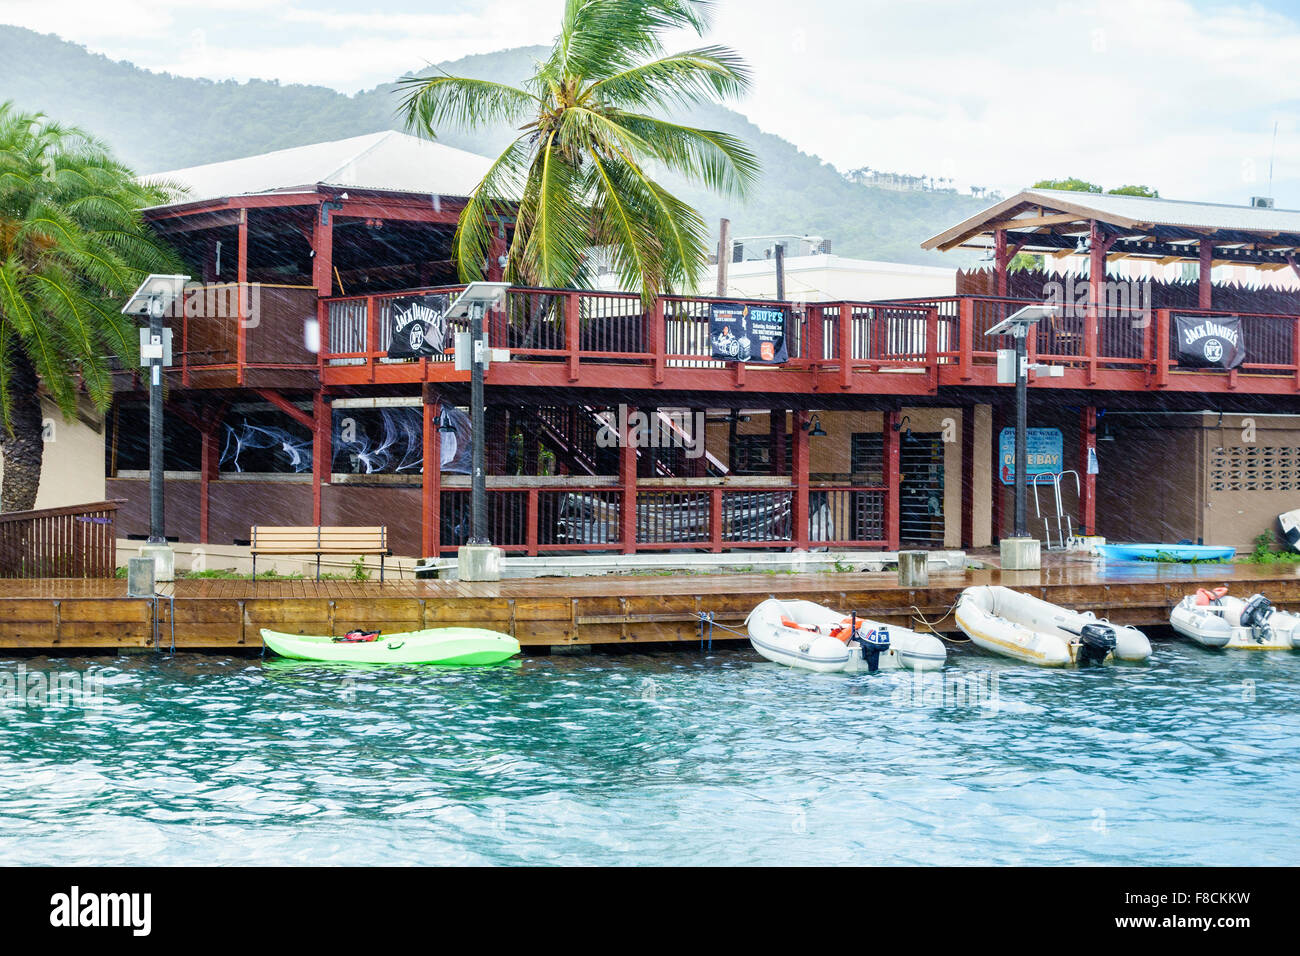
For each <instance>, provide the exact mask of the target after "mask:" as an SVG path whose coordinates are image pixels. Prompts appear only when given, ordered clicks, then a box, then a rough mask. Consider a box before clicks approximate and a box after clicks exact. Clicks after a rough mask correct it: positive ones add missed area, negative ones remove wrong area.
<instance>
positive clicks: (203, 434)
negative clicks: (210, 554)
mask: <svg viewBox="0 0 1300 956" xmlns="http://www.w3.org/2000/svg"><path fill="white" fill-rule="evenodd" d="M220 427H221V419H220V417H218V418H217V419H216V420H215V421H212V422H209V423H208V426H207V427H206V428H203V429H200V431H199V439H200V449H201V450H200V462H199V544H209V543H210V539H211V531H210V525H209V516H210V514H211V504H210V499H209V495H210V490H211V489H210V486H211V483H212V482H213V481H216V480H217V476H218V474H219V468H220V467H221V447H220V445H219V443H218V440H217V435H218V431H217V430H218V429H219V428H220Z"/></svg>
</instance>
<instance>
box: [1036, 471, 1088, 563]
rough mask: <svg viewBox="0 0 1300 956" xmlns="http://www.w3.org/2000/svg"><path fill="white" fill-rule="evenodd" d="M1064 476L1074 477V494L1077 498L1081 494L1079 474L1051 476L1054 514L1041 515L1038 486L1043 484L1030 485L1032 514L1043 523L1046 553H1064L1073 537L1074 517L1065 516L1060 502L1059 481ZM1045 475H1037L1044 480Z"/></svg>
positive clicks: (1065, 472) (1068, 473) (1064, 472)
mask: <svg viewBox="0 0 1300 956" xmlns="http://www.w3.org/2000/svg"><path fill="white" fill-rule="evenodd" d="M1066 475H1073V476H1074V494H1075V497H1076V498H1078V497H1080V496H1081V494H1082V486H1081V485H1080V482H1079V473H1078V472H1077V471H1074V470H1073V469H1071V470H1070V471H1061V472H1057V473H1056V474H1054V475H1052V476H1051V479H1052V495H1053V497H1054V498H1055V501H1056V514H1046V515H1045V514H1043V509H1042V506H1041V505H1040V504H1039V501H1038V486H1039V485H1040V484H1045V482H1040V481H1038V480H1034V481H1033V482H1031V483H1030V484H1031V485H1032V486H1033V489H1034V513H1035V514H1036V515H1037V517H1038V520H1040V521H1041V522H1042V523H1043V535H1044V537H1045V538H1046V539H1047V541H1046V543H1047V550H1048V551H1064V550H1065V543H1066V542H1067V541H1068V540H1069V539H1070V538H1072V537H1074V517H1073V516H1072V515H1069V514H1066V512H1065V505H1064V503H1063V502H1062V500H1061V481H1062V479H1064V478H1065V476H1066ZM1046 477H1048V476H1047V475H1039V476H1038V478H1046Z"/></svg>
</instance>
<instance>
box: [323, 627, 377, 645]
mask: <svg viewBox="0 0 1300 956" xmlns="http://www.w3.org/2000/svg"><path fill="white" fill-rule="evenodd" d="M377 640H379V632H378V631H361V630H356V631H348V632H347V633H346V634H344V635H343V636H342V637H336V638H334V643H335V644H369V643H370V642H371V641H377Z"/></svg>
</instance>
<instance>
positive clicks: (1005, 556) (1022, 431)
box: [985, 305, 1063, 570]
mask: <svg viewBox="0 0 1300 956" xmlns="http://www.w3.org/2000/svg"><path fill="white" fill-rule="evenodd" d="M1055 314H1056V308H1055V307H1054V306H1049V305H1027V306H1025V307H1024V308H1023V309H1020V310H1018V311H1016V312H1013V313H1012V314H1011V315H1009V316H1007V317H1006V318H1005V319H1003V320H1002V321H1001V322H999V323H997V325H995V326H993V327H992V328H991V329H989V330H988V332H986V333H985V334H986V335H1010V336H1011V337H1012V339H1013V341H1014V342H1015V348H1014V349H1009V350H1003V351H1000V352H999V353H998V382H999V383H1001V384H1007V383H1009V382H1012V381H1014V382H1015V386H1016V451H1015V469H1016V471H1015V505H1014V513H1013V517H1012V536H1011V538H1007V539H1003V540H1002V543H1001V544H1002V567H1003V568H1004V569H1005V570H1027V569H1033V568H1037V567H1039V566H1040V564H1041V559H1040V557H1039V550H1038V541H1037V539H1035V538H1030V537H1029V529H1028V527H1027V525H1028V521H1027V519H1026V516H1025V505H1026V501H1025V499H1026V494H1025V484H1026V472H1027V471H1028V468H1029V449H1028V445H1029V355H1028V348H1027V342H1028V338H1029V329H1030V328H1031V327H1032V326H1034V325H1036V324H1037V323H1038V321H1039V320H1040V319H1044V318H1047V317H1049V316H1053V315H1055ZM1006 352H1010V356H1009V358H1010V361H1011V362H1012V363H1013V367H1012V368H1011V369H1010V370H1008V369H1007V368H1006V360H1005V359H1004V358H1003V356H1004V354H1005V353H1006ZM1035 368H1036V369H1038V368H1041V369H1044V370H1047V371H1048V372H1049V373H1050V374H1053V375H1059V374H1060V373H1061V372H1062V371H1063V369H1061V368H1060V366H1035Z"/></svg>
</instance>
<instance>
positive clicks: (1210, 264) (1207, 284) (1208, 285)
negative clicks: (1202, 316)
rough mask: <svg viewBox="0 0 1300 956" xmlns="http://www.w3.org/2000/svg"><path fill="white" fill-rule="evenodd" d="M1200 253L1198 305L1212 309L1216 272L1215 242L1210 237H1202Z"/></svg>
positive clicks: (1197, 286) (1197, 289) (1198, 306)
mask: <svg viewBox="0 0 1300 956" xmlns="http://www.w3.org/2000/svg"><path fill="white" fill-rule="evenodd" d="M1198 246H1199V248H1198V252H1199V254H1200V260H1201V268H1200V273H1199V275H1198V277H1197V280H1196V305H1197V308H1201V309H1207V310H1208V309H1212V308H1214V306H1213V304H1212V303H1213V301H1214V292H1213V289H1214V283H1213V281H1212V279H1211V276H1212V275H1213V274H1214V273H1213V269H1214V243H1212V242H1210V240H1209V239H1202V240H1201V241H1200V243H1199V244H1198Z"/></svg>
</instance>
